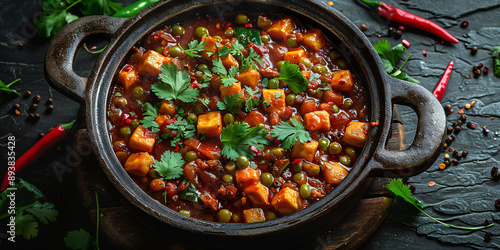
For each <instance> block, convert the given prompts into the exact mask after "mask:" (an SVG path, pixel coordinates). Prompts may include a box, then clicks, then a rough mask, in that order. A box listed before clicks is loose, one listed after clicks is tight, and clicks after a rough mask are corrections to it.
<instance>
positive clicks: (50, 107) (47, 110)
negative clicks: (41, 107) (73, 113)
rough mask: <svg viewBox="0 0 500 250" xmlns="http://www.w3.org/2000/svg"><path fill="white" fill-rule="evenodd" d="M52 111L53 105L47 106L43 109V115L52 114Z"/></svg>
mask: <svg viewBox="0 0 500 250" xmlns="http://www.w3.org/2000/svg"><path fill="white" fill-rule="evenodd" d="M52 110H54V106H53V105H49V106H47V108H46V109H45V114H50V113H52Z"/></svg>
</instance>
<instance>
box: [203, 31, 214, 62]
mask: <svg viewBox="0 0 500 250" xmlns="http://www.w3.org/2000/svg"><path fill="white" fill-rule="evenodd" d="M203 41H206V42H207V44H205V47H204V48H205V49H204V50H203V51H202V52H201V58H203V59H205V60H207V61H211V60H212V59H213V58H215V57H214V55H215V53H216V52H217V46H216V43H217V40H215V39H214V38H212V37H209V36H204V37H202V38H201V42H203Z"/></svg>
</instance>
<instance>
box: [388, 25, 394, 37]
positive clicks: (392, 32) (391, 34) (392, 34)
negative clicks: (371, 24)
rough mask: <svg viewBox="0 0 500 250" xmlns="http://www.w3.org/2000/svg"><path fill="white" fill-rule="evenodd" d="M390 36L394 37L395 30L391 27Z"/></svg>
mask: <svg viewBox="0 0 500 250" xmlns="http://www.w3.org/2000/svg"><path fill="white" fill-rule="evenodd" d="M389 36H394V28H393V27H389Z"/></svg>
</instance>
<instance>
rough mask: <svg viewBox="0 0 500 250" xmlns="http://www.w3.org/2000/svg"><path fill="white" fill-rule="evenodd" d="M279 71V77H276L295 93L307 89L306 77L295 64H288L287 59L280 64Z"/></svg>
mask: <svg viewBox="0 0 500 250" xmlns="http://www.w3.org/2000/svg"><path fill="white" fill-rule="evenodd" d="M280 71H281V73H280V77H278V78H276V79H278V80H282V81H284V82H285V83H286V84H287V85H288V87H289V88H290V90H291V91H293V92H294V93H295V94H298V93H302V92H304V91H306V90H307V79H306V78H305V77H304V76H303V75H302V73H301V72H300V70H299V66H298V65H297V64H290V61H288V60H287V61H285V63H284V64H283V66H281V70H280Z"/></svg>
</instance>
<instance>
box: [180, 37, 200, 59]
mask: <svg viewBox="0 0 500 250" xmlns="http://www.w3.org/2000/svg"><path fill="white" fill-rule="evenodd" d="M206 44H207V41H203V42H201V43H200V42H198V40H196V39H194V40H193V41H191V42H189V43H188V49H183V48H182V46H181V45H180V44H179V48H181V50H182V51H184V53H186V55H188V56H191V57H201V56H200V55H198V54H196V53H197V52H200V51H202V50H204V49H205V45H206Z"/></svg>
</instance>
